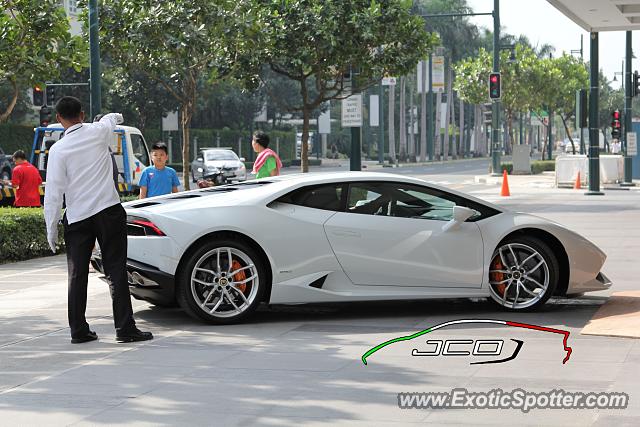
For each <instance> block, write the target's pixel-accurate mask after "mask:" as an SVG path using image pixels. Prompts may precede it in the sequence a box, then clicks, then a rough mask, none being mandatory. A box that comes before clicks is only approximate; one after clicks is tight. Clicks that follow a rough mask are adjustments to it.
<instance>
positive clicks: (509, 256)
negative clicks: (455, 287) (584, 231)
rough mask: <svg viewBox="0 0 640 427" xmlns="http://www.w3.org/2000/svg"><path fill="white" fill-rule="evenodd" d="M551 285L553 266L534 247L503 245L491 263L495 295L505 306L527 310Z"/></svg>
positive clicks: (494, 297)
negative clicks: (551, 268) (550, 278)
mask: <svg viewBox="0 0 640 427" xmlns="http://www.w3.org/2000/svg"><path fill="white" fill-rule="evenodd" d="M548 288H549V266H548V265H547V261H546V260H545V259H544V257H543V256H542V255H541V254H540V252H538V251H537V250H535V249H534V248H532V247H531V246H528V245H525V244H522V243H507V244H505V245H502V246H500V247H499V248H498V249H497V250H496V251H495V252H494V253H493V256H492V257H491V263H490V264H489V289H490V291H491V297H492V298H493V299H494V300H495V301H496V302H498V303H499V304H501V305H502V306H504V307H507V308H512V309H524V308H527V307H531V306H532V305H534V304H536V303H537V302H538V301H540V300H541V299H542V298H544V296H545V295H546V293H547V289H548Z"/></svg>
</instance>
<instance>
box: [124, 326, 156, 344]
mask: <svg viewBox="0 0 640 427" xmlns="http://www.w3.org/2000/svg"><path fill="white" fill-rule="evenodd" d="M152 339H153V334H152V333H151V332H142V331H141V330H140V329H138V328H135V329H134V330H132V331H131V332H122V333H119V334H116V341H117V342H136V341H148V340H152Z"/></svg>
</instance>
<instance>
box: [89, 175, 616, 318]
mask: <svg viewBox="0 0 640 427" xmlns="http://www.w3.org/2000/svg"><path fill="white" fill-rule="evenodd" d="M125 208H126V211H127V222H128V234H129V246H128V263H127V270H128V277H129V282H130V285H131V293H132V294H133V296H134V297H136V298H139V299H145V300H147V301H150V302H152V303H155V304H158V305H171V304H175V302H177V303H178V304H179V305H180V306H181V307H182V308H183V309H184V310H185V311H186V312H188V313H189V314H190V315H192V316H193V317H196V318H198V319H202V320H205V321H208V322H212V323H231V322H237V321H240V320H243V319H245V318H246V317H247V316H249V315H250V314H251V313H252V312H253V311H254V310H255V309H256V307H257V306H258V305H259V304H260V303H261V302H268V303H271V304H298V303H311V302H332V301H367V300H369V301H371V300H399V299H427V298H449V297H451V298H460V297H489V298H491V299H492V300H493V301H495V302H496V303H497V304H498V305H500V306H502V307H504V308H506V309H509V310H528V309H533V308H537V307H540V306H541V305H543V304H544V303H545V302H546V301H547V300H548V299H549V297H550V296H552V295H571V294H581V293H583V292H588V291H598V290H603V289H607V288H608V287H609V286H611V282H610V281H609V280H608V279H607V277H606V276H605V275H604V274H602V273H601V272H600V268H601V267H602V265H603V263H604V261H605V258H606V255H605V254H604V253H603V252H602V251H601V250H600V249H598V248H597V247H596V246H595V245H594V244H592V243H591V242H589V241H588V240H587V239H585V238H583V237H581V236H580V235H578V234H576V233H574V232H572V231H570V230H568V229H566V228H565V227H563V226H561V225H559V224H556V223H554V222H551V221H548V220H546V219H543V218H539V217H536V216H532V215H528V214H524V213H516V212H510V211H508V210H505V209H503V208H500V207H497V206H494V205H491V204H489V203H487V202H484V201H481V200H479V199H476V198H474V197H471V196H467V195H464V194H462V193H459V192H456V191H453V190H449V189H446V188H443V187H439V186H436V185H433V184H430V183H428V182H425V181H422V180H419V179H414V178H409V177H405V176H399V175H392V174H386V173H365V172H345V173H319V174H301V175H288V176H280V177H274V178H267V179H262V180H256V181H248V182H245V183H238V184H230V185H225V186H219V187H213V188H208V189H202V190H195V191H190V192H185V193H179V194H172V195H167V196H159V197H154V198H150V199H145V200H139V201H134V202H129V203H127V204H125ZM94 261H95V262H96V263H97V264H98V265H99V264H100V259H99V256H97V257H96V258H95V260H94Z"/></svg>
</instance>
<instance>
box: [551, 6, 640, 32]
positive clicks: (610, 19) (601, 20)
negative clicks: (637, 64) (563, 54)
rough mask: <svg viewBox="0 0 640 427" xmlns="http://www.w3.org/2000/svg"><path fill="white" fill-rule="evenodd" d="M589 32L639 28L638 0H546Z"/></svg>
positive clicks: (639, 8) (639, 11)
mask: <svg viewBox="0 0 640 427" xmlns="http://www.w3.org/2000/svg"><path fill="white" fill-rule="evenodd" d="M547 1H548V2H549V3H550V4H551V5H552V6H553V7H555V8H556V9H558V10H559V11H560V12H562V13H564V14H565V15H566V16H567V17H568V18H569V19H571V20H572V21H573V22H575V23H576V24H578V25H580V26H581V27H582V28H584V29H585V30H586V31H589V32H601V31H631V30H640V0H547Z"/></svg>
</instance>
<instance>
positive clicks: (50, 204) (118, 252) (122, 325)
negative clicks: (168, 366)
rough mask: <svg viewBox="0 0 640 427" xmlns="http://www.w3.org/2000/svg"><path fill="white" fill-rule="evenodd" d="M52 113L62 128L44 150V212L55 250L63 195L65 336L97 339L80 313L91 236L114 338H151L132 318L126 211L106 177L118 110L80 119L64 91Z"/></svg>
mask: <svg viewBox="0 0 640 427" xmlns="http://www.w3.org/2000/svg"><path fill="white" fill-rule="evenodd" d="M56 119H57V120H58V121H59V122H60V124H62V126H63V127H64V129H65V133H64V136H63V137H62V138H61V139H60V140H59V141H58V142H56V143H55V144H54V145H53V146H52V147H51V149H50V150H49V161H48V164H47V176H46V185H45V196H44V215H45V222H46V224H47V239H48V241H49V246H50V247H51V250H52V251H53V252H55V251H56V244H57V240H58V222H59V220H60V216H61V211H62V201H63V195H64V198H65V202H66V211H65V214H64V219H63V224H64V241H65V245H66V248H67V265H68V270H69V299H68V314H69V326H70V328H71V342H72V343H74V344H79V343H83V342H88V341H93V340H96V339H98V335H97V334H96V333H95V332H93V331H91V330H90V329H89V324H88V323H87V320H86V317H85V311H86V308H87V282H88V276H89V260H90V258H91V251H92V248H93V245H94V243H95V241H96V239H98V243H99V244H100V250H101V253H102V262H103V266H104V270H105V274H106V277H107V279H108V281H109V287H110V290H111V298H112V300H113V320H114V323H115V327H116V340H117V341H118V342H134V341H146V340H150V339H153V335H152V334H151V333H150V332H142V331H140V330H139V329H138V328H137V327H136V323H135V321H134V320H133V309H132V308H131V296H130V294H129V283H128V282H127V271H126V262H127V224H126V213H125V211H124V208H123V207H122V205H121V204H120V197H119V196H118V192H117V191H116V189H115V187H114V185H113V178H112V176H113V170H112V169H113V168H112V164H111V158H110V156H109V142H110V141H111V138H112V134H113V131H114V129H115V128H116V125H117V124H118V123H122V115H121V114H118V113H112V114H106V115H105V116H104V117H103V118H102V119H101V120H100V121H99V122H97V123H83V122H84V112H83V111H82V104H81V103H80V101H79V100H78V99H77V98H73V97H70V96H65V97H64V98H62V99H60V100H59V101H58V103H57V104H56Z"/></svg>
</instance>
